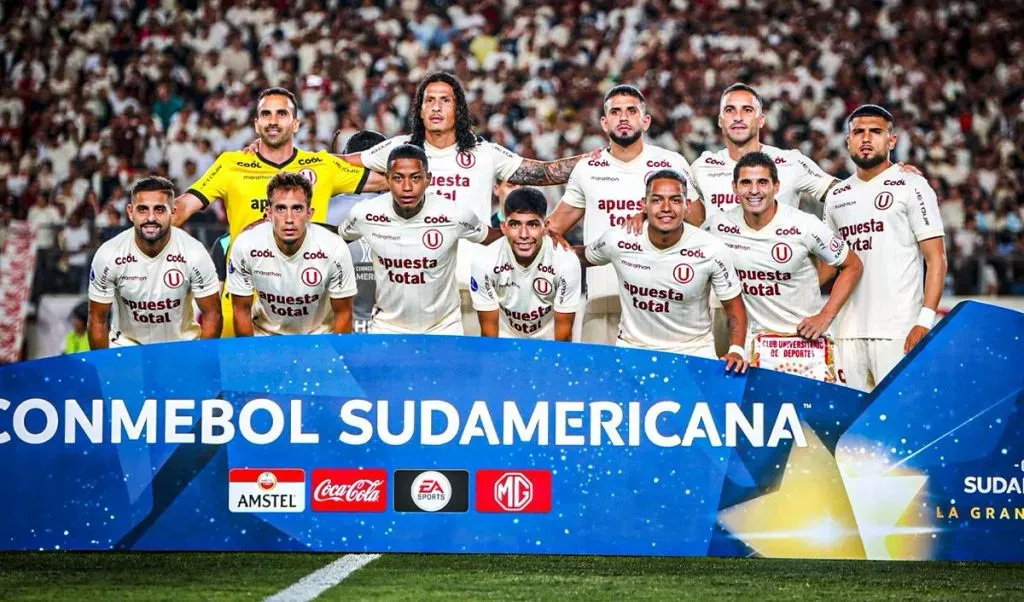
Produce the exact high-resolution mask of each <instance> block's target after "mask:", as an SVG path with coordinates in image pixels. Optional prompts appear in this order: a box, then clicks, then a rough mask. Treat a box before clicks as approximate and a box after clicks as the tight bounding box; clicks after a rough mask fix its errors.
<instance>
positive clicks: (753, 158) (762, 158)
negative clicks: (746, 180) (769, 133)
mask: <svg viewBox="0 0 1024 602" xmlns="http://www.w3.org/2000/svg"><path fill="white" fill-rule="evenodd" d="M744 167H767V168H768V173H769V174H770V175H771V178H772V183H773V184H774V183H778V181H779V168H778V167H776V166H775V161H772V158H771V157H769V156H768V155H766V154H764V153H762V152H755V153H747V154H745V155H743V156H742V157H741V158H740V160H739V161H737V162H736V167H734V168H733V169H732V181H733V183H736V182H739V181H740V170H741V169H743V168H744Z"/></svg>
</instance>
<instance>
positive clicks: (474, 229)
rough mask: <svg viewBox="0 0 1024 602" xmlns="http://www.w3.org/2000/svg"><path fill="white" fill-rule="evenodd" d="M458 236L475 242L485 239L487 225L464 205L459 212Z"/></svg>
mask: <svg viewBox="0 0 1024 602" xmlns="http://www.w3.org/2000/svg"><path fill="white" fill-rule="evenodd" d="M459 238H465V239H466V240H468V241H470V242H476V243H481V242H483V241H485V240H487V226H486V225H485V224H484V223H483V222H482V221H480V218H479V217H477V215H476V214H475V213H473V212H472V211H470V210H469V209H466V208H465V207H462V208H461V211H460V212H459Z"/></svg>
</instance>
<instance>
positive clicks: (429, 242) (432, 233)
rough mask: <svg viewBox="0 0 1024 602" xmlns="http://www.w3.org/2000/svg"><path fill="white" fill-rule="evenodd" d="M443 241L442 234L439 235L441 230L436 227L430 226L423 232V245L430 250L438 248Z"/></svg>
mask: <svg viewBox="0 0 1024 602" xmlns="http://www.w3.org/2000/svg"><path fill="white" fill-rule="evenodd" d="M443 242H444V236H442V235H441V231H440V230H438V229H437V228H431V229H430V230H427V231H426V232H424V233H423V246H424V247H426V248H428V249H430V250H431V251H436V250H437V249H440V248H441V243H443Z"/></svg>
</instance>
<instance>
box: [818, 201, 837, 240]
mask: <svg viewBox="0 0 1024 602" xmlns="http://www.w3.org/2000/svg"><path fill="white" fill-rule="evenodd" d="M829 196H832V195H829ZM821 221H822V222H824V224H825V227H827V228H828V229H829V230H831V231H832V233H833V234H839V228H836V220H835V218H833V217H832V209H831V205H830V204H829V202H828V201H825V208H824V209H823V210H822V212H821Z"/></svg>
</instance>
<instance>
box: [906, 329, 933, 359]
mask: <svg viewBox="0 0 1024 602" xmlns="http://www.w3.org/2000/svg"><path fill="white" fill-rule="evenodd" d="M926 334H928V329H927V328H925V327H924V326H914V327H913V328H911V329H910V333H909V334H907V340H906V341H904V343H903V353H910V350H911V349H913V348H914V346H915V345H917V344H918V343H920V342H921V339H923V338H924V335H926Z"/></svg>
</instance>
